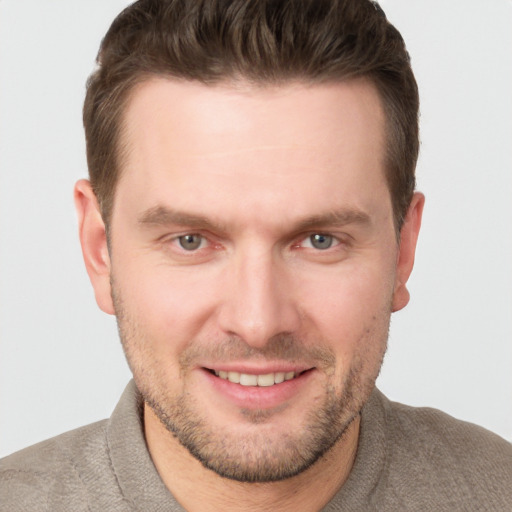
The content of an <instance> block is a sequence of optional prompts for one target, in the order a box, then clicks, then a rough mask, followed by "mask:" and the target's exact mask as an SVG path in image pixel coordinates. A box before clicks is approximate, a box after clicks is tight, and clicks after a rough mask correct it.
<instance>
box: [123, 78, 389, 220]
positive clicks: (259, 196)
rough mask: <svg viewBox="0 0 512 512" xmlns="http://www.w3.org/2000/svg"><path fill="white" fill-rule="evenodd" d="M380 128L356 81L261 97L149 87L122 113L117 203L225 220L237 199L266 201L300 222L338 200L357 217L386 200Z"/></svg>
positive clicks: (268, 90)
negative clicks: (358, 210)
mask: <svg viewBox="0 0 512 512" xmlns="http://www.w3.org/2000/svg"><path fill="white" fill-rule="evenodd" d="M384 124H385V123H384V116H383V111H382V108H381V104H380V100H379V97H378V93H377V92H376V90H375V88H374V86H373V85H372V84H370V83H369V82H367V81H363V80H354V81H347V82H341V83H329V84H316V85H307V84H302V83H291V84H286V85H281V86H265V87H262V86H253V85H249V84H247V83H226V84H219V85H215V86H207V85H203V84H199V83H195V82H188V81H177V80H167V79H163V78H155V79H151V80H148V81H146V82H144V83H142V84H140V85H139V86H137V88H136V89H134V91H133V93H132V95H131V98H130V101H129V102H128V105H127V108H126V112H125V116H124V120H123V146H124V147H125V148H126V153H125V157H124V159H123V161H122V165H121V177H120V181H119V185H118V191H117V192H116V195H122V196H126V197H128V196H129V197H130V199H131V200H135V199H137V200H138V201H139V202H144V201H145V202H146V204H144V205H143V206H144V207H145V208H151V207H155V206H158V203H159V202H160V203H165V202H166V201H170V200H172V201H173V203H174V204H176V201H177V202H179V203H182V204H180V206H181V207H184V208H188V207H189V206H190V204H189V203H191V202H192V201H195V204H196V205H198V204H201V205H202V206H201V208H203V209H208V205H210V207H211V208H214V207H216V208H217V209H224V210H226V211H227V210H228V206H229V205H228V204H227V202H226V201H227V199H230V200H231V199H233V198H234V197H235V196H240V195H241V193H242V192H243V194H242V195H243V196H244V197H245V199H246V202H247V205H249V203H250V204H251V206H252V207H254V208H258V207H260V206H263V205H262V204H261V203H262V202H266V204H265V206H267V207H270V206H269V205H270V202H271V200H274V202H275V206H276V208H277V205H278V204H279V203H281V204H282V205H283V206H282V210H283V212H282V213H283V214H285V213H286V212H285V210H286V208H288V209H289V203H296V206H295V208H296V209H297V212H298V213H299V210H300V207H301V206H300V204H304V205H305V208H306V205H307V204H308V203H309V202H312V201H313V202H314V199H315V197H323V198H324V202H325V207H326V208H328V207H330V206H329V204H327V203H329V201H331V202H333V201H335V200H336V198H335V194H337V195H338V196H339V200H340V201H345V202H352V203H354V204H348V206H350V207H352V206H355V207H361V206H364V205H359V204H355V203H357V202H358V201H359V202H360V201H363V200H365V197H366V200H367V201H369V200H370V199H371V197H370V196H371V195H372V194H373V193H377V191H378V193H379V194H382V193H383V190H384V193H385V195H386V196H387V195H388V194H386V191H387V187H386V185H385V180H384V172H383V153H384V151H383V147H384V141H383V139H384ZM370 182H373V183H372V187H370V186H369V184H370ZM212 190H214V191H216V193H213V192H212ZM178 192H179V194H180V195H179V196H178V195H177V194H178ZM358 194H359V196H360V197H359V196H358ZM116 201H117V199H116ZM217 201H218V202H219V203H218V204H217ZM299 202H300V204H298V203H299ZM272 206H274V204H272ZM335 206H338V205H334V204H333V205H332V207H335ZM141 207H142V205H141ZM277 209H279V208H277ZM276 211H277V210H276Z"/></svg>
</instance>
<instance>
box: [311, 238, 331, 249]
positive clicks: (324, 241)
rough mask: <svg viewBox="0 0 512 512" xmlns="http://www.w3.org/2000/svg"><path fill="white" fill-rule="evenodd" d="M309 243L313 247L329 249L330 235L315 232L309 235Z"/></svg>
mask: <svg viewBox="0 0 512 512" xmlns="http://www.w3.org/2000/svg"><path fill="white" fill-rule="evenodd" d="M309 239H310V241H311V245H312V246H313V247H314V248H315V249H329V247H331V245H332V236H329V235H322V234H315V235H311V236H310V237H309Z"/></svg>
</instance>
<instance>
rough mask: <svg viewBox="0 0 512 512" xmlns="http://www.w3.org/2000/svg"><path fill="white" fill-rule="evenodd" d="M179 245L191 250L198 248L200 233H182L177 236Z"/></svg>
mask: <svg viewBox="0 0 512 512" xmlns="http://www.w3.org/2000/svg"><path fill="white" fill-rule="evenodd" d="M178 240H179V242H180V245H181V247H183V249H185V250H186V251H193V250H195V249H198V248H199V246H200V245H201V241H202V238H201V235H183V236H180V237H179V239H178Z"/></svg>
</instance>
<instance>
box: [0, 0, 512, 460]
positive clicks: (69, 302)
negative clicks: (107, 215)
mask: <svg viewBox="0 0 512 512" xmlns="http://www.w3.org/2000/svg"><path fill="white" fill-rule="evenodd" d="M126 4H127V2H126V1H124V0H108V1H105V0H73V1H72V2H70V1H68V0H45V1H43V0H1V1H0V262H1V264H0V455H5V454H7V453H9V452H11V451H14V450H16V449H19V448H22V447H23V446H26V445H28V444H32V443H34V442H37V441H39V440H42V439H44V438H47V437H50V436H53V435H56V434H58V433H60V432H62V431H65V430H69V429H71V428H74V427H78V426H80V425H83V424H86V423H90V422H92V421H95V420H98V419H101V418H104V417H107V416H108V415H110V413H111V411H112V409H113V407H114V405H115V403H116V401H117V399H118V397H119V395H120V393H121V391H122V389H123V387H124V385H125V383H126V382H127V380H128V379H129V376H130V374H129V371H128V369H127V366H126V363H125V361H124V356H123V354H122V351H121V348H120V344H119V342H118V337H117V331H116V325H115V321H114V319H113V318H112V317H108V316H107V315H104V314H103V313H101V312H100V311H99V310H98V308H97V307H96V304H95V302H94V297H93V293H92V289H91V287H90V285H89V282H88V279H87V275H86V273H85V270H84V268H83V264H82V260H81V253H80V248H79V243H78V238H77V234H76V231H77V230H76V220H75V215H74V210H73V204H72V188H73V184H74V182H75V181H76V180H77V179H79V178H81V177H85V176H86V163H85V156H84V155H85V149H84V141H83V133H82V126H81V106H82V101H83V95H84V84H85V80H86V77H87V76H88V74H89V73H90V71H91V70H92V69H93V65H94V57H95V54H96V51H97V48H98V46H99V42H100V39H101V37H102V36H103V34H104V33H105V31H106V30H107V28H108V26H109V24H110V22H111V21H112V19H113V18H114V16H115V14H117V12H118V11H119V10H120V9H121V8H122V7H124V6H125V5H126ZM382 6H383V8H384V9H385V11H386V12H387V15H388V17H389V19H390V20H391V21H392V22H393V23H394V24H395V25H396V26H397V27H398V28H399V30H401V32H402V34H403V35H404V37H405V39H406V41H407V43H408V47H409V51H410V53H411V55H412V59H413V67H414V69H415V72H416V76H417V79H418V82H419V86H420V92H421V97H422V118H421V126H422V150H421V157H420V162H419V167H418V181H419V188H420V190H422V191H424V192H425V193H426V195H427V204H426V210H425V216H424V224H423V231H422V234H421V237H420V243H419V248H418V255H417V262H416V268H415V272H414V274H413V278H412V280H411V292H412V301H411V304H410V305H409V306H408V307H407V309H406V310H405V311H403V312H400V313H398V314H396V315H395V316H394V317H393V321H392V330H391V337H390V348H389V351H388V355H387V359H386V362H385V365H384V369H383V372H382V375H381V377H380V378H379V386H380V387H381V389H382V390H383V391H384V392H386V393H387V394H388V395H389V396H390V397H391V398H393V399H396V400H399V401H402V402H406V403H410V404H414V405H430V406H433V407H438V408H440V409H443V410H445V411H447V412H449V413H450V414H452V415H454V416H456V417H458V418H462V419H466V420H469V421H472V422H475V423H479V424H481V425H484V426H485V427H487V428H489V429H491V430H493V431H495V432H497V433H499V434H501V435H502V436H504V437H506V438H507V439H509V440H512V343H511V342H512V318H511V317H512V267H511V256H512V228H511V226H512V206H511V205H512V201H511V196H512V172H511V171H512V151H511V146H512V96H511V92H510V91H512V58H511V49H512V30H511V27H512V2H511V1H509V0H487V1H485V2H483V1H481V0H465V1H462V0H450V1H448V2H447V1H445V0H383V1H382Z"/></svg>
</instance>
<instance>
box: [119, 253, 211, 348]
mask: <svg viewBox="0 0 512 512" xmlns="http://www.w3.org/2000/svg"><path fill="white" fill-rule="evenodd" d="M142 260H143V261H140V262H138V261H137V259H136V258H134V259H132V261H131V262H130V263H128V264H124V265H119V266H116V267H115V272H114V277H115V283H116V287H117V288H118V290H119V295H120V297H121V299H122V307H123V309H124V312H125V314H126V315H128V316H129V317H131V318H132V319H134V320H136V322H137V325H138V326H139V330H141V331H143V332H144V334H145V337H149V338H150V339H151V343H152V344H154V345H155V349H156V350H172V351H179V350H180V349H182V348H184V347H185V346H186V345H187V343H189V342H190V340H192V339H194V338H196V337H197V336H198V335H199V333H200V331H201V330H202V329H203V327H204V324H205V322H206V321H207V319H208V318H209V317H210V316H211V314H212V311H213V310H214V308H215V304H214V300H213V298H214V297H215V296H216V293H215V286H216V282H217V280H216V279H215V277H214V276H213V275H212V273H211V272H210V273H209V274H208V273H205V272H201V271H200V269H199V268H194V267H192V268H173V267H170V266H166V265H164V264H157V265H151V264H148V262H147V261H145V260H144V258H142Z"/></svg>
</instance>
